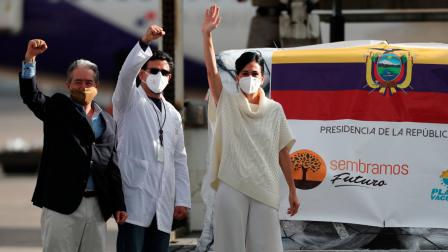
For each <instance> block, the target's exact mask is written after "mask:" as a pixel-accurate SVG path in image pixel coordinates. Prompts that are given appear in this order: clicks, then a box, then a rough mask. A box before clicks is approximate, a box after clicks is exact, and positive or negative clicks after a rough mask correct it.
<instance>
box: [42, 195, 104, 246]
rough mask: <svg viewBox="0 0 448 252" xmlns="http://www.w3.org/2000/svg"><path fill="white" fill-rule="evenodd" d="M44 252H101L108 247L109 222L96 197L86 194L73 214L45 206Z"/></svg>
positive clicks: (43, 218)
mask: <svg viewBox="0 0 448 252" xmlns="http://www.w3.org/2000/svg"><path fill="white" fill-rule="evenodd" d="M41 226H42V243H43V251H44V252H61V251H64V252H93V251H95V252H97V251H98V252H102V251H105V250H106V222H105V221H104V219H103V217H102V215H101V211H100V208H99V205H98V202H97V199H96V198H95V197H92V198H83V199H82V201H81V204H80V205H79V207H78V209H76V211H75V212H73V213H72V214H69V215H66V214H60V213H58V212H55V211H52V210H50V209H47V208H43V210H42V216H41Z"/></svg>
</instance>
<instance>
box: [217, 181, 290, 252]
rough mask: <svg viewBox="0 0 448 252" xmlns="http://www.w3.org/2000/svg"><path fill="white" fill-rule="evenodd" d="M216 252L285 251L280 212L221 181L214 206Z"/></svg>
mask: <svg viewBox="0 0 448 252" xmlns="http://www.w3.org/2000/svg"><path fill="white" fill-rule="evenodd" d="M213 229H214V234H215V242H214V251H216V252H264V251H266V252H281V251H283V245H282V240H281V233H280V222H279V219H278V210H277V209H275V208H272V207H270V206H267V205H265V204H263V203H261V202H259V201H256V200H254V199H252V198H249V197H248V196H246V195H245V194H242V193H241V192H238V191H236V190H235V189H233V188H232V187H230V186H228V185H227V184H225V183H223V182H220V185H219V188H218V191H217V192H216V197H215V203H214V224H213Z"/></svg>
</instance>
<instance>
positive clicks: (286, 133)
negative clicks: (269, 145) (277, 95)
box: [278, 107, 296, 152]
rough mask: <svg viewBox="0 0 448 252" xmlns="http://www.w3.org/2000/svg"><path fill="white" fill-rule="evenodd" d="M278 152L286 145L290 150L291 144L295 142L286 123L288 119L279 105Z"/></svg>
mask: <svg viewBox="0 0 448 252" xmlns="http://www.w3.org/2000/svg"><path fill="white" fill-rule="evenodd" d="M279 131H280V132H279V146H278V147H279V149H278V150H279V152H280V151H281V150H282V149H283V148H285V147H288V149H289V150H290V149H291V148H292V146H293V145H294V144H295V142H296V140H295V139H294V137H293V135H292V133H291V129H290V128H289V125H288V120H287V119H286V116H285V112H284V111H283V108H281V107H280V127H279Z"/></svg>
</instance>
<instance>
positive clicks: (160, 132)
mask: <svg viewBox="0 0 448 252" xmlns="http://www.w3.org/2000/svg"><path fill="white" fill-rule="evenodd" d="M150 100H151V99H150ZM161 103H162V110H161V111H160V114H161V115H160V116H162V114H163V112H164V111H165V117H164V118H163V122H160V119H161V118H159V113H157V110H158V108H156V105H155V104H154V101H153V100H151V104H152V107H153V109H154V112H155V113H156V116H157V123H158V124H159V140H160V145H161V146H163V126H164V125H165V122H166V109H165V104H164V103H163V101H162V100H161Z"/></svg>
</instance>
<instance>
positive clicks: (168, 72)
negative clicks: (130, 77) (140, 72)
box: [149, 68, 170, 76]
mask: <svg viewBox="0 0 448 252" xmlns="http://www.w3.org/2000/svg"><path fill="white" fill-rule="evenodd" d="M159 72H161V73H162V75H163V76H168V75H170V71H168V70H165V69H158V68H150V69H149V73H150V74H158V73H159Z"/></svg>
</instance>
